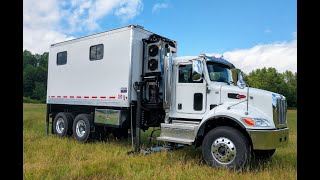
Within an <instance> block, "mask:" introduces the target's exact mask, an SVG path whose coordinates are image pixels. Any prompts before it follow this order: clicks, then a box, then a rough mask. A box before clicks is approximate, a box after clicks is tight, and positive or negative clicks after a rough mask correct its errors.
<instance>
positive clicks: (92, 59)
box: [89, 44, 104, 61]
mask: <svg viewBox="0 0 320 180" xmlns="http://www.w3.org/2000/svg"><path fill="white" fill-rule="evenodd" d="M101 45H102V57H101V58H100V59H97V47H98V46H101ZM91 48H96V54H95V58H91ZM103 57H104V45H103V44H96V45H92V46H90V48H89V60H90V61H98V60H102V59H103Z"/></svg>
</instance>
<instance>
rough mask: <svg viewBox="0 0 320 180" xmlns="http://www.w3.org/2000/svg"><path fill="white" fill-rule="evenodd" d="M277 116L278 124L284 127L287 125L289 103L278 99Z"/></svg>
mask: <svg viewBox="0 0 320 180" xmlns="http://www.w3.org/2000/svg"><path fill="white" fill-rule="evenodd" d="M277 114H278V118H277V121H278V124H279V125H283V124H286V123H287V101H286V100H285V99H282V98H281V99H280V98H279V99H277Z"/></svg>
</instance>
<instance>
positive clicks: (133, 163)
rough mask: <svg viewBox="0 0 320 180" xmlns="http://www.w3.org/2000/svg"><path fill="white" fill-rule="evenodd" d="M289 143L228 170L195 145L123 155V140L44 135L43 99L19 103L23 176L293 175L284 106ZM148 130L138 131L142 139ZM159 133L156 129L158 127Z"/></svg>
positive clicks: (293, 120)
mask: <svg viewBox="0 0 320 180" xmlns="http://www.w3.org/2000/svg"><path fill="white" fill-rule="evenodd" d="M288 122H289V127H290V139H289V145H288V146H287V147H284V148H279V149H277V151H276V153H275V154H274V156H273V157H272V159H271V160H270V161H267V162H264V163H255V164H254V165H253V166H252V167H251V168H250V169H249V170H246V171H243V172H233V171H228V170H223V169H215V168H211V167H209V166H207V165H206V164H205V163H204V161H203V160H202V155H201V149H200V148H197V149H195V148H194V146H187V147H184V148H183V149H180V150H176V151H169V152H158V153H153V154H150V155H130V156H129V155H127V152H128V151H130V150H132V147H131V144H130V142H129V141H126V140H114V139H110V140H108V141H105V142H94V143H87V144H80V143H78V142H77V141H76V140H75V139H74V138H72V137H70V138H62V139H61V138H57V137H55V136H53V135H49V137H46V135H45V105H43V104H24V105H23V141H24V143H23V171H24V173H23V176H24V179H223V180H226V179H296V178H297V176H296V173H297V143H296V140H297V112H296V110H289V111H288ZM149 133H150V131H147V132H146V133H143V141H144V142H145V144H147V141H148V139H147V136H148V135H149ZM158 134H159V133H158Z"/></svg>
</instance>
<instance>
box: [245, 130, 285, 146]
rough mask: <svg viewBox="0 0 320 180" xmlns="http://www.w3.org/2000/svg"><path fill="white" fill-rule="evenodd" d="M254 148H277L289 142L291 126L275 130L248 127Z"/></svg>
mask: <svg viewBox="0 0 320 180" xmlns="http://www.w3.org/2000/svg"><path fill="white" fill-rule="evenodd" d="M247 132H248V133H249V135H250V137H251V140H252V145H253V149H260V150H263V149H265V150H267V149H276V148H278V147H281V146H284V145H287V144H288V140H289V128H283V129H275V130H253V129H247Z"/></svg>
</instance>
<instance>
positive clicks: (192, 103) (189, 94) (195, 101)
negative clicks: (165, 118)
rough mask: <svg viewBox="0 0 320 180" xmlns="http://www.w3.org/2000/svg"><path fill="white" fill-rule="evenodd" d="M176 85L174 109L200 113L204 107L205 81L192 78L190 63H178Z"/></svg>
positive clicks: (182, 111)
mask: <svg viewBox="0 0 320 180" xmlns="http://www.w3.org/2000/svg"><path fill="white" fill-rule="evenodd" d="M177 76H178V77H177V82H176V83H177V85H176V111H177V112H180V113H188V114H194V113H196V114H202V113H204V112H205V109H206V83H205V81H204V80H203V79H201V80H200V81H193V80H192V63H190V64H179V65H178V73H177Z"/></svg>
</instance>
